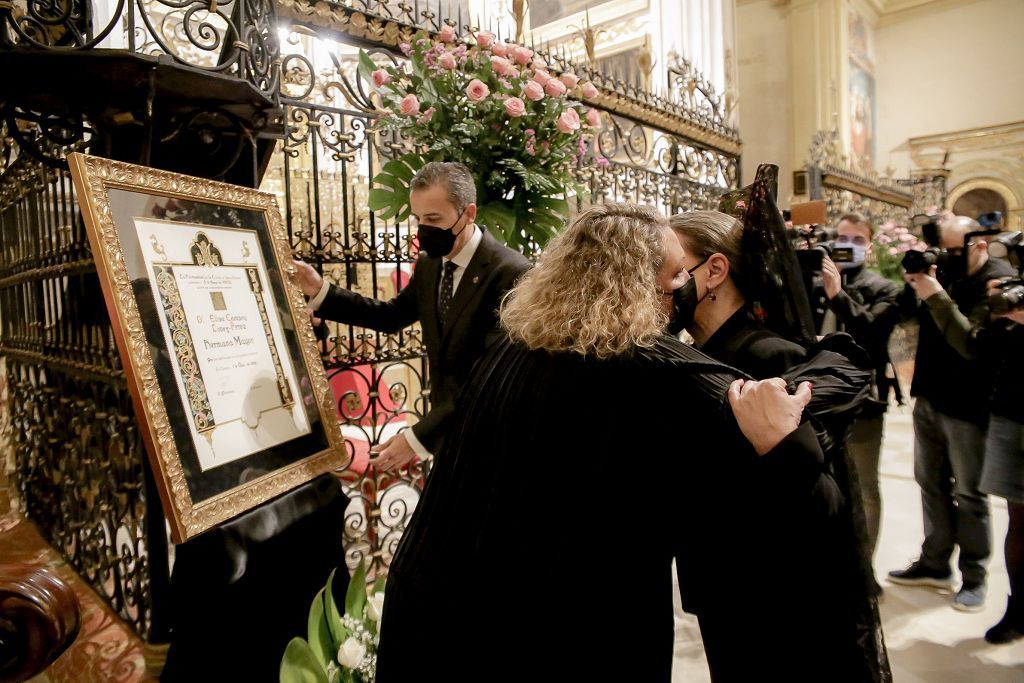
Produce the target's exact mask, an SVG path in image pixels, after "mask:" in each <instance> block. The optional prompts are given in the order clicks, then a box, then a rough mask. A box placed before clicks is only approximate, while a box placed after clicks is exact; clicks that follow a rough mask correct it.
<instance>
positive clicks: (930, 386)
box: [900, 258, 1016, 425]
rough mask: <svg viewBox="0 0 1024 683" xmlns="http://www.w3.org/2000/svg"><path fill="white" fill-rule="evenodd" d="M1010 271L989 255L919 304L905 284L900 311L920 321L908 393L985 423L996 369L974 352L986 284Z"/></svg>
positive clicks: (955, 414) (946, 411)
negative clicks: (945, 287)
mask: <svg viewBox="0 0 1024 683" xmlns="http://www.w3.org/2000/svg"><path fill="white" fill-rule="evenodd" d="M1015 274H1016V271H1015V270H1014V269H1013V267H1012V266H1010V264H1008V263H1007V262H1005V261H1002V260H1000V259H994V258H990V259H988V260H987V261H985V263H984V264H983V265H982V266H981V268H980V269H978V271H977V272H976V273H974V274H973V275H968V276H967V277H965V278H963V279H961V280H958V281H956V282H954V283H952V284H951V285H949V287H948V288H947V290H948V292H939V293H938V294H935V295H933V296H930V297H928V299H927V300H926V301H924V302H923V303H922V302H919V301H918V299H917V295H916V294H915V293H914V290H913V289H911V287H910V285H907V286H906V287H905V288H904V290H903V293H902V294H901V295H900V307H901V310H902V311H903V313H904V315H907V314H911V315H914V314H916V316H917V319H918V320H919V321H920V323H921V333H920V338H919V340H918V344H917V356H916V358H915V362H914V381H913V384H912V385H911V387H910V393H911V395H913V396H922V397H924V398H926V399H928V401H929V402H930V403H931V404H932V405H933V406H934V407H935V409H936V410H938V411H939V412H940V413H942V414H944V415H948V416H949V417H953V418H956V419H959V420H967V421H968V422H973V423H975V424H979V425H984V424H986V423H987V422H988V415H989V399H990V398H991V395H992V386H993V384H994V382H995V377H994V373H995V367H994V363H993V359H992V358H991V357H990V356H988V355H986V354H979V353H978V350H979V346H978V334H979V332H980V331H981V328H982V327H983V326H984V324H985V323H986V321H987V320H988V296H987V293H986V292H987V288H986V283H987V282H988V281H989V280H993V279H997V278H1001V277H1008V276H1012V275H1015Z"/></svg>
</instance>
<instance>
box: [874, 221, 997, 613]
mask: <svg viewBox="0 0 1024 683" xmlns="http://www.w3.org/2000/svg"><path fill="white" fill-rule="evenodd" d="M979 227H980V226H979V225H978V223H977V222H976V221H974V220H972V219H970V218H966V217H963V216H947V217H944V219H943V220H942V221H941V222H940V223H939V224H938V229H939V234H938V240H937V241H938V244H937V245H936V246H938V247H940V250H939V251H938V253H929V254H920V253H917V255H916V257H917V259H918V260H923V257H924V256H931V257H933V258H934V259H935V260H936V264H935V265H931V266H930V267H929V268H928V269H927V270H923V269H922V272H907V273H906V274H905V275H904V279H905V280H906V281H907V287H906V289H905V290H904V292H903V294H902V295H901V303H902V305H903V306H904V307H905V310H907V311H913V312H915V313H916V315H917V318H918V320H919V321H920V325H921V331H920V339H919V342H918V348H917V356H916V359H915V366H914V379H913V384H912V386H911V395H913V396H914V397H916V404H915V405H914V437H915V444H914V478H915V479H916V480H917V483H918V485H920V487H921V502H922V509H923V513H924V532H925V538H924V543H923V544H922V546H921V556H920V557H919V559H917V560H916V561H914V562H913V563H912V564H911V565H910V566H909V567H907V568H906V569H902V570H896V571H892V572H889V580H890V581H892V582H894V583H900V584H905V585H930V586H937V587H946V586H949V585H950V584H951V583H952V573H951V571H950V564H949V562H950V557H951V555H952V553H953V548H954V546H955V545H959V546H960V560H959V565H960V572H961V579H962V585H961V587H960V590H959V591H958V592H957V594H956V596H955V597H954V598H953V607H954V608H956V609H958V610H962V611H978V610H981V609H982V608H983V607H984V603H985V591H986V587H985V580H986V572H985V564H986V562H987V561H988V557H989V554H990V553H991V529H990V526H989V509H988V499H987V498H986V496H985V494H983V493H982V492H981V491H980V490H979V485H980V480H981V469H982V462H983V454H984V448H985V430H986V427H987V424H988V418H989V411H988V400H989V397H990V395H991V391H992V386H993V384H994V375H993V372H994V368H993V367H992V363H991V359H990V358H988V357H987V355H978V354H977V348H978V347H977V338H978V333H979V331H980V330H981V328H982V326H983V325H984V323H985V322H986V321H987V319H988V316H989V309H988V297H987V292H986V283H987V282H988V281H989V280H993V279H999V278H1002V277H1008V276H1012V275H1014V271H1013V268H1011V267H1010V266H1009V264H1008V263H1006V262H1005V261H1001V260H998V259H990V258H989V254H988V245H987V243H986V242H985V241H984V240H982V239H979V238H978V237H977V236H972V235H971V233H974V232H976V231H978V230H979ZM972 237H973V238H972ZM907 264H908V261H907V259H904V265H905V267H906V266H907ZM908 270H910V269H909V268H908ZM913 270H916V268H915V269H913ZM936 275H938V278H937V277H936ZM940 279H941V281H940ZM947 290H948V291H947Z"/></svg>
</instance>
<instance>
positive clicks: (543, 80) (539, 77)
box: [533, 69, 551, 86]
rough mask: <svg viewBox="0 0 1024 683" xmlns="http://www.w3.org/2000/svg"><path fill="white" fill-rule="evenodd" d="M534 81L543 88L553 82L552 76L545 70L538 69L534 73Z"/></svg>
mask: <svg viewBox="0 0 1024 683" xmlns="http://www.w3.org/2000/svg"><path fill="white" fill-rule="evenodd" d="M533 80H534V81H536V82H537V83H540V84H541V85H542V86H544V85H547V84H548V81H550V80H551V74H549V73H548V72H547V71H545V70H544V69H537V70H536V71H534V72H533Z"/></svg>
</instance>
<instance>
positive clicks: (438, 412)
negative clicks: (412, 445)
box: [317, 228, 530, 453]
mask: <svg viewBox="0 0 1024 683" xmlns="http://www.w3.org/2000/svg"><path fill="white" fill-rule="evenodd" d="M479 229H481V230H483V240H482V241H481V242H480V246H479V247H477V250H476V253H475V254H473V260H472V261H470V263H469V265H468V266H467V267H466V271H465V272H464V273H463V274H462V279H461V280H460V282H459V286H458V289H456V290H455V295H454V297H453V298H452V302H451V308H450V309H449V312H448V320H447V323H446V324H445V325H444V328H443V329H442V327H441V324H440V321H439V319H438V314H437V303H438V288H439V284H440V282H441V271H442V269H443V268H442V265H441V264H442V259H440V258H431V257H429V256H427V255H426V254H420V257H419V259H418V260H417V261H416V269H415V271H414V273H413V276H412V279H410V280H409V284H408V285H406V287H405V288H404V289H403V290H402V291H400V292H399V293H398V295H397V296H395V298H393V299H391V300H390V301H380V300H378V299H371V298H368V297H365V296H361V295H359V294H356V293H355V292H352V291H349V290H347V289H342V288H341V287H336V286H334V285H332V286H331V288H330V293H329V294H328V295H327V298H326V299H325V300H324V302H323V304H321V306H320V308H319V309H318V310H317V315H318V316H319V317H321V318H325V319H327V320H336V321H338V322H342V323H348V324H350V325H357V326H359V327H368V328H370V329H372V330H378V331H380V332H385V333H389V334H390V333H395V332H398V331H399V330H401V329H402V328H405V327H408V326H409V325H412V324H413V323H415V322H417V321H419V322H420V323H421V324H422V326H423V341H424V344H425V345H426V347H427V361H428V368H429V371H430V374H429V385H428V386H425V387H424V389H427V388H429V390H430V412H428V413H427V414H426V415H425V416H424V417H423V419H422V420H420V421H419V422H417V423H416V424H415V425H414V426H413V428H412V431H413V433H414V434H415V435H416V438H417V439H419V440H420V443H422V444H423V445H424V446H425V447H426V448H427V449H428V450H430V451H431V452H433V453H436V452H437V451H438V450H439V449H440V446H441V440H442V439H443V438H444V434H445V430H446V429H447V423H448V421H449V417H450V415H451V413H452V411H453V409H454V406H455V400H456V399H457V398H458V395H459V391H460V390H461V388H462V386H463V384H465V382H466V379H467V378H468V376H469V371H470V369H471V368H472V367H473V364H474V363H475V362H476V360H477V359H478V358H480V356H482V355H483V353H484V350H485V349H486V348H487V345H488V343H489V342H491V341H493V340H494V339H495V338H496V336H497V335H498V306H499V305H500V303H501V298H502V297H503V296H504V295H505V293H506V292H507V291H508V290H510V289H511V288H512V286H513V285H514V284H515V282H516V280H517V279H518V278H519V276H520V275H522V274H523V273H524V272H526V271H527V270H528V269H529V268H530V262H529V261H527V260H526V258H524V257H523V255H522V254H520V253H519V252H517V251H513V250H512V249H509V248H508V247H506V246H504V245H502V244H499V243H498V241H497V240H496V239H494V237H492V236H491V235H490V233H488V232H487V230H486V229H485V228H479Z"/></svg>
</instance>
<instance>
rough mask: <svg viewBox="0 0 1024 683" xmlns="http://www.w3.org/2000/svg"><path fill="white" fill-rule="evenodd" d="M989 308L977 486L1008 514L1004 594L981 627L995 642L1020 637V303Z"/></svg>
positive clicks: (1023, 387) (1023, 376)
mask: <svg viewBox="0 0 1024 683" xmlns="http://www.w3.org/2000/svg"><path fill="white" fill-rule="evenodd" d="M1017 284H1018V285H1019V281H1018V283H1017ZM1003 291H1004V290H1003V288H1002V287H1000V286H999V284H998V283H997V282H995V281H993V282H990V283H989V295H990V296H994V297H996V298H997V303H998V298H999V297H1002V296H1003ZM1011 293H1012V292H1011ZM1016 293H1017V294H1018V295H1019V294H1020V291H1019V290H1017V292H1016ZM1004 301H1005V300H1004ZM992 308H993V311H995V310H1001V309H1004V308H1005V309H1008V310H1006V312H1005V313H1001V314H1000V315H998V316H995V315H994V316H993V320H992V322H991V323H990V324H989V325H987V326H986V327H985V329H984V330H983V332H982V334H981V337H982V339H983V342H984V347H985V350H986V351H989V350H991V351H992V352H993V353H994V354H995V357H996V358H998V360H997V368H998V372H997V374H996V377H997V378H998V379H997V381H996V386H995V391H994V392H993V394H992V417H991V419H990V420H989V425H988V437H987V439H986V441H985V465H984V467H983V469H982V474H981V490H982V491H984V492H985V493H988V494H991V495H993V496H999V497H1000V498H1005V499H1006V508H1007V511H1008V512H1009V516H1010V519H1009V525H1008V526H1007V529H1006V540H1005V544H1004V551H1005V559H1006V573H1007V574H1008V575H1009V578H1010V595H1009V598H1008V599H1007V602H1006V612H1005V614H1004V615H1003V618H1002V619H1001V620H1000V621H999V623H998V624H996V625H995V626H993V627H992V628H990V629H989V630H988V632H986V633H985V640H987V641H988V642H990V643H996V644H999V643H1009V642H1012V641H1014V640H1017V639H1019V638H1024V356H1022V355H1021V353H1020V351H1021V349H1022V348H1024V308H1022V307H1020V302H1019V301H1014V302H1013V303H1012V304H1010V305H1008V306H1003V307H998V308H997V307H996V306H994V305H993V306H992Z"/></svg>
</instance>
